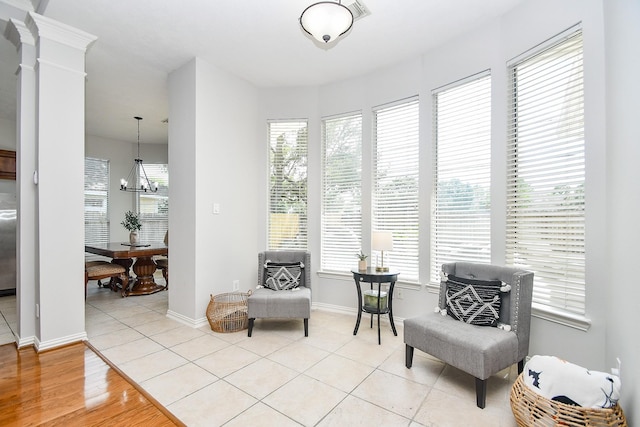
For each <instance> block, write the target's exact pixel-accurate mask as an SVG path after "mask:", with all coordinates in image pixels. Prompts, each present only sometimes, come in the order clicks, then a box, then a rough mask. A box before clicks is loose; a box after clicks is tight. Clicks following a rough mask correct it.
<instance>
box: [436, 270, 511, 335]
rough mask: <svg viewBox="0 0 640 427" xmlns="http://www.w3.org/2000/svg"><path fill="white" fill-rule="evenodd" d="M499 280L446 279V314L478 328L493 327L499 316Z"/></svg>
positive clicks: (500, 284)
mask: <svg viewBox="0 0 640 427" xmlns="http://www.w3.org/2000/svg"><path fill="white" fill-rule="evenodd" d="M501 286H502V282H501V281H499V280H476V279H464V278H460V277H455V276H452V275H449V277H448V279H447V293H446V305H447V314H448V315H449V316H451V317H453V318H454V319H457V320H460V321H463V322H466V323H470V324H472V325H479V326H495V325H496V324H497V323H498V318H499V316H500V305H501V300H500V287H501Z"/></svg>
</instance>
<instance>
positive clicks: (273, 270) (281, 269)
mask: <svg viewBox="0 0 640 427" xmlns="http://www.w3.org/2000/svg"><path fill="white" fill-rule="evenodd" d="M301 274H302V267H301V265H300V263H299V262H295V263H285V262H281V263H277V262H269V261H267V263H265V281H264V286H265V288H269V289H273V290H274V291H284V290H290V289H295V288H297V287H298V286H300V276H301Z"/></svg>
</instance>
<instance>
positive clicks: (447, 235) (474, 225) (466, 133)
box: [430, 72, 491, 283]
mask: <svg viewBox="0 0 640 427" xmlns="http://www.w3.org/2000/svg"><path fill="white" fill-rule="evenodd" d="M433 105H434V112H433V120H434V126H433V132H434V138H433V139H434V141H435V144H434V145H435V155H434V166H433V170H434V179H433V183H434V188H433V203H432V205H433V215H432V216H431V269H430V270H431V282H432V283H438V282H439V281H440V271H441V270H442V264H444V263H447V262H454V261H469V262H484V263H488V262H490V260H491V212H490V185H491V182H490V181H491V75H490V74H489V72H485V73H482V74H480V75H476V76H472V77H470V78H468V79H465V80H463V81H461V82H456V83H455V84H452V85H448V86H446V87H444V88H440V89H437V90H435V91H434V92H433Z"/></svg>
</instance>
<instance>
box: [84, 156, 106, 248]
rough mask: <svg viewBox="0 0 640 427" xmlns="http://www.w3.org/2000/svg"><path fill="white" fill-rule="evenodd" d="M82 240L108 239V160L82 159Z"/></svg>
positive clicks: (102, 241) (87, 241)
mask: <svg viewBox="0 0 640 427" xmlns="http://www.w3.org/2000/svg"><path fill="white" fill-rule="evenodd" d="M84 241H85V243H91V244H97V243H107V242H108V241H109V161H108V160H103V159H93V158H90V157H87V158H85V159H84Z"/></svg>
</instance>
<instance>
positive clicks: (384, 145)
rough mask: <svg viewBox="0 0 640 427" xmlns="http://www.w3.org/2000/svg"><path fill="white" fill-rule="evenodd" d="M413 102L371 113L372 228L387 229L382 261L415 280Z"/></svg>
mask: <svg viewBox="0 0 640 427" xmlns="http://www.w3.org/2000/svg"><path fill="white" fill-rule="evenodd" d="M418 107H419V104H418V98H417V97H415V98H411V99H409V100H404V101H401V102H397V103H394V104H389V105H385V106H382V107H380V108H376V109H374V111H373V115H374V132H373V138H374V159H373V179H374V182H373V216H372V220H373V221H372V225H373V229H374V230H379V231H391V232H392V234H393V250H392V251H389V252H385V254H384V255H385V265H388V266H390V267H392V268H397V269H399V270H401V272H402V279H403V280H410V281H411V280H413V281H417V280H418V279H419V277H418V276H419V272H418V249H419V248H418V222H419V220H420V218H419V217H418V166H419V161H418V160H419V159H418V155H419V148H420V141H419V108H418Z"/></svg>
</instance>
